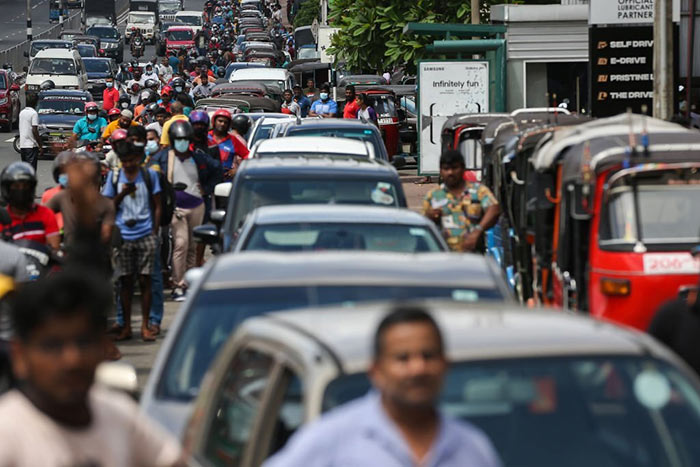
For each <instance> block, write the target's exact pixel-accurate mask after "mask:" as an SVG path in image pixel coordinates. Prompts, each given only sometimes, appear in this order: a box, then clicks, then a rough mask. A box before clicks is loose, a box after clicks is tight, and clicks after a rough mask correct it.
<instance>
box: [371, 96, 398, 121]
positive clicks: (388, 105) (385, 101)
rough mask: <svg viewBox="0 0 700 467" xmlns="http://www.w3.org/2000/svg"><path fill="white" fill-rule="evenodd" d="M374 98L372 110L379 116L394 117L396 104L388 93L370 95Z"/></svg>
mask: <svg viewBox="0 0 700 467" xmlns="http://www.w3.org/2000/svg"><path fill="white" fill-rule="evenodd" d="M371 97H372V99H374V111H375V112H377V115H379V116H381V117H395V116H396V105H395V104H394V99H392V98H391V97H390V96H388V95H382V94H379V95H376V94H375V95H374V96H371Z"/></svg>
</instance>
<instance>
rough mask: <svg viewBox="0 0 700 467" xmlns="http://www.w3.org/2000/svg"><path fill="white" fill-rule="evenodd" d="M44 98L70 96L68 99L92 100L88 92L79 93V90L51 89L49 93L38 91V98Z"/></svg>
mask: <svg viewBox="0 0 700 467" xmlns="http://www.w3.org/2000/svg"><path fill="white" fill-rule="evenodd" d="M46 96H70V97H75V98H83V97H88V98H89V100H92V98H91V96H92V95H91V94H90V92H89V91H80V90H71V89H51V90H49V91H40V92H39V97H46Z"/></svg>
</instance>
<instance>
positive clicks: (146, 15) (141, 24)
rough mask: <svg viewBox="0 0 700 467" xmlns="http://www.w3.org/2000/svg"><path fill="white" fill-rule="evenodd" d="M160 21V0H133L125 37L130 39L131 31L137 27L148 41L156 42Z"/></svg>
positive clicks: (130, 4) (130, 5)
mask: <svg viewBox="0 0 700 467" xmlns="http://www.w3.org/2000/svg"><path fill="white" fill-rule="evenodd" d="M159 23H160V20H159V18H158V0H131V1H130V2H129V15H128V16H127V21H126V29H125V31H124V37H125V38H126V41H127V42H128V41H130V40H131V31H132V30H133V29H134V28H136V29H139V30H140V31H141V34H143V37H144V38H145V39H146V40H147V41H149V42H151V43H155V32H156V30H157V28H158V24H159Z"/></svg>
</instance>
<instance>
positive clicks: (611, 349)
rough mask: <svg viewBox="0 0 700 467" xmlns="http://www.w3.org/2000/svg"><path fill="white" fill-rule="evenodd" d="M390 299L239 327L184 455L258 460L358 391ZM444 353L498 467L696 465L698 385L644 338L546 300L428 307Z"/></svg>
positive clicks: (451, 401) (449, 403)
mask: <svg viewBox="0 0 700 467" xmlns="http://www.w3.org/2000/svg"><path fill="white" fill-rule="evenodd" d="M388 307H389V306H388V305H386V304H381V305H372V306H365V307H362V309H358V310H355V311H353V312H352V313H348V312H347V310H345V309H344V308H343V307H338V308H335V309H321V310H304V311H291V312H286V313H271V314H268V315H265V316H259V317H257V318H252V319H250V320H248V321H246V322H244V323H243V324H241V326H239V328H238V331H237V332H236V334H235V336H234V337H233V338H231V339H229V341H228V342H227V343H226V345H225V346H224V347H223V349H222V350H221V352H220V354H219V357H218V359H217V360H216V363H215V364H214V365H213V366H212V368H211V371H210V372H209V373H208V375H207V378H206V382H205V384H204V385H203V387H202V391H201V392H200V395H199V397H198V398H197V402H196V405H195V409H194V416H193V417H192V419H191V422H190V424H189V426H188V429H187V435H186V437H185V446H186V448H187V449H188V452H191V453H193V460H192V463H191V464H190V465H207V466H208V465H237V466H247V467H248V466H257V465H260V464H261V463H262V462H263V461H264V460H265V459H266V458H267V457H269V456H270V455H271V454H273V453H274V452H276V451H277V450H279V449H280V448H281V447H282V446H284V444H285V442H286V441H287V440H288V439H289V437H290V436H291V435H292V434H293V433H294V432H295V431H296V430H297V429H298V428H299V427H300V426H302V425H303V424H305V423H308V422H310V421H312V420H314V419H316V418H317V417H319V416H320V415H321V414H322V413H323V412H325V411H327V410H330V409H332V408H334V407H337V406H339V405H340V404H343V403H345V402H348V401H349V400H351V399H354V398H357V397H360V396H362V395H364V394H365V393H366V392H367V390H368V389H369V387H370V383H369V381H368V379H367V376H366V372H367V370H368V368H369V365H370V361H371V358H372V355H371V348H372V339H373V335H374V332H375V329H376V327H377V324H378V322H379V321H380V319H381V318H382V317H383V316H384V314H385V313H386V312H387V311H388ZM431 308H432V310H431V311H432V313H433V315H434V317H435V318H436V320H437V322H438V324H439V325H440V327H441V329H442V331H443V334H444V338H445V341H446V344H447V352H448V357H449V359H450V360H451V362H452V364H451V366H450V369H449V371H448V375H447V378H446V381H445V385H444V388H443V394H442V401H441V405H442V409H443V410H444V411H445V412H446V413H448V414H450V415H452V416H454V417H458V418H462V419H465V420H468V421H469V422H471V423H472V424H474V425H476V426H478V427H479V428H481V430H483V431H484V432H485V433H486V434H487V435H488V436H489V438H490V439H491V441H492V442H493V444H494V446H495V448H496V450H497V451H498V453H499V456H500V457H501V460H502V461H503V464H504V465H505V466H518V467H562V466H566V467H591V466H606V467H618V466H619V467H622V466H625V467H647V466H649V467H651V466H662V465H664V466H671V465H672V466H677V467H691V466H698V465H700V446H699V445H698V442H697V435H698V433H700V393H699V392H698V390H699V388H700V385H699V381H698V380H697V378H696V376H695V375H694V374H693V373H692V372H691V370H690V369H689V368H688V367H686V366H685V365H684V364H683V363H682V362H681V361H680V360H679V359H678V358H677V357H676V356H675V355H673V354H672V353H671V352H670V351H668V350H667V349H666V348H665V347H663V346H661V345H660V344H658V343H656V342H655V341H654V340H653V339H652V338H651V337H649V336H648V335H645V334H642V333H640V332H636V331H633V330H630V329H626V328H621V327H617V326H615V325H612V324H606V323H603V322H599V321H595V320H592V319H589V318H585V317H582V316H576V315H573V314H566V313H561V312H555V311H534V310H527V309H516V308H513V309H508V308H505V307H481V306H468V307H467V306H464V305H461V306H460V305H455V304H441V303H437V304H433V305H432V306H431Z"/></svg>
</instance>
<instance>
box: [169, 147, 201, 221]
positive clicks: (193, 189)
mask: <svg viewBox="0 0 700 467" xmlns="http://www.w3.org/2000/svg"><path fill="white" fill-rule="evenodd" d="M173 162H174V165H173V185H175V184H177V183H184V184H185V185H187V188H185V189H184V190H178V191H175V206H177V207H178V208H183V209H192V208H196V207H197V206H199V205H200V204H202V203H203V202H204V200H203V199H202V194H201V193H200V191H199V172H198V171H197V165H196V164H195V162H194V159H193V158H192V157H188V158H187V159H185V160H182V159H180V158H179V157H177V156H175V157H174V158H173Z"/></svg>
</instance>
